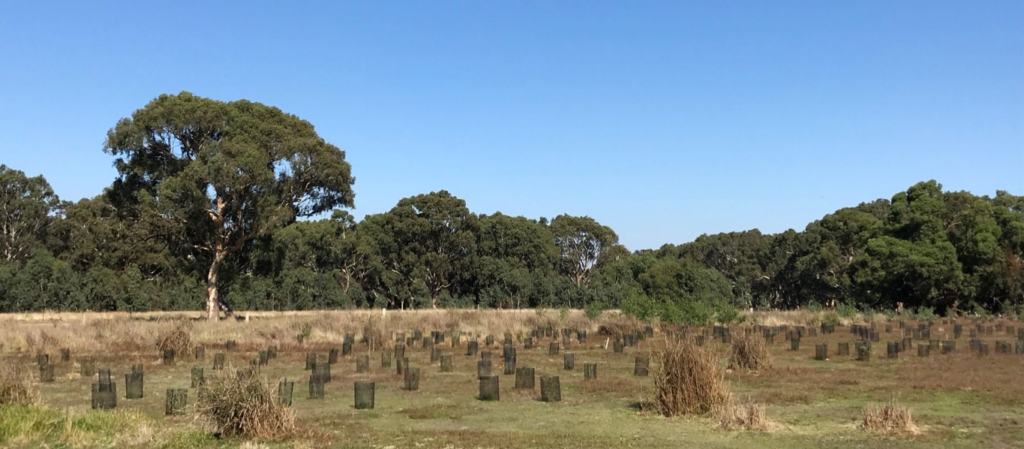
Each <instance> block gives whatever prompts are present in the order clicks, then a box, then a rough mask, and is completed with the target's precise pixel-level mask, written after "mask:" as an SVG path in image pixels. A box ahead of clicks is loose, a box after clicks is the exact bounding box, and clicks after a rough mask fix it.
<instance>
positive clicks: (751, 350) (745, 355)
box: [729, 334, 772, 371]
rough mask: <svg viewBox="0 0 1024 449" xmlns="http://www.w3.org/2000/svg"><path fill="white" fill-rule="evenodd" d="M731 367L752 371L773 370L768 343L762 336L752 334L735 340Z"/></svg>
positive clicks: (730, 358) (730, 361) (730, 362)
mask: <svg viewBox="0 0 1024 449" xmlns="http://www.w3.org/2000/svg"><path fill="white" fill-rule="evenodd" d="M729 367H730V368H733V369H736V368H743V369H749V370H752V371H760V370H767V369H771V368H772V353H771V351H769V350H768V343H767V342H766V341H765V340H764V337H763V336H761V335H760V334H751V335H739V336H737V337H736V338H733V340H732V355H731V356H730V357H729Z"/></svg>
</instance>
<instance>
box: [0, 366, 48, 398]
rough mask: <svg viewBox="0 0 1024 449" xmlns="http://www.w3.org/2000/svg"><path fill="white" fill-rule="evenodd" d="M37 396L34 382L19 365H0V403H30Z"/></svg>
mask: <svg viewBox="0 0 1024 449" xmlns="http://www.w3.org/2000/svg"><path fill="white" fill-rule="evenodd" d="M38 398H39V392H38V390H36V384H35V383H34V382H32V379H31V377H30V376H29V375H28V374H27V373H25V372H24V371H23V370H22V369H21V367H19V366H17V365H12V364H5V365H4V366H0V404H19V405H32V404H35V402H36V400H37V399H38Z"/></svg>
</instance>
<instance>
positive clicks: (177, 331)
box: [156, 321, 194, 356]
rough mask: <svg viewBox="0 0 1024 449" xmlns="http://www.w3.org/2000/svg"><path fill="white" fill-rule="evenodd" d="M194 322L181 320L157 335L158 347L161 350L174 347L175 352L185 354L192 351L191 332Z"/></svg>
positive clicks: (180, 354)
mask: <svg viewBox="0 0 1024 449" xmlns="http://www.w3.org/2000/svg"><path fill="white" fill-rule="evenodd" d="M191 326H192V324H191V323H189V322H188V321H181V322H179V323H178V324H176V325H175V326H174V327H172V328H171V329H170V330H168V331H166V332H164V333H163V334H161V335H160V336H159V337H157V344H156V346H157V348H158V349H160V350H161V351H166V350H168V349H173V350H174V353H175V354H178V355H179V356H185V355H187V354H189V353H191V352H192V348H194V346H193V344H192V336H191V335H190V334H189V331H190V330H191Z"/></svg>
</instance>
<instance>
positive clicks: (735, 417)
mask: <svg viewBox="0 0 1024 449" xmlns="http://www.w3.org/2000/svg"><path fill="white" fill-rule="evenodd" d="M715 415H716V417H717V418H718V424H719V425H720V426H721V427H722V428H723V429H725V430H734V429H746V430H756V431H761V432H767V431H769V430H771V429H772V428H773V427H774V423H772V422H771V421H770V420H769V419H768V414H767V413H766V412H765V406H764V404H755V403H749V404H735V403H733V402H732V401H728V403H727V404H725V405H724V406H723V407H721V408H720V409H718V410H716V412H715Z"/></svg>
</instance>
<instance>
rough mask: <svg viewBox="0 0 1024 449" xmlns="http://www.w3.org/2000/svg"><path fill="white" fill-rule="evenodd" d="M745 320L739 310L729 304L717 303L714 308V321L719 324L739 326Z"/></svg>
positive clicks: (744, 316)
mask: <svg viewBox="0 0 1024 449" xmlns="http://www.w3.org/2000/svg"><path fill="white" fill-rule="evenodd" d="M746 318H747V317H746V315H743V314H741V313H740V311H739V309H737V308H736V307H733V306H731V305H729V304H725V303H719V304H717V305H716V306H715V321H716V322H718V323H719V324H725V325H728V324H741V323H743V321H744V320H746Z"/></svg>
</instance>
